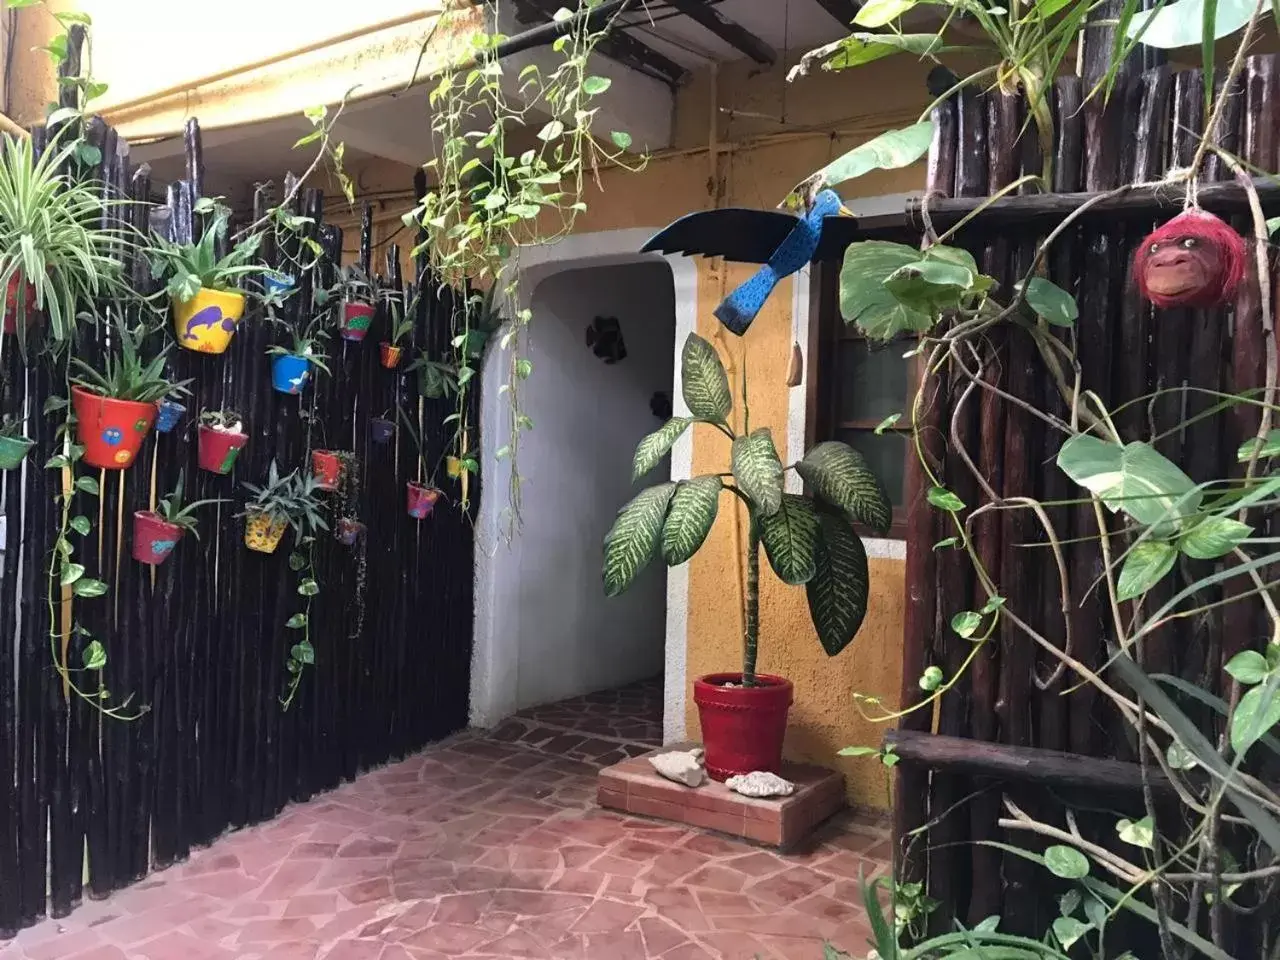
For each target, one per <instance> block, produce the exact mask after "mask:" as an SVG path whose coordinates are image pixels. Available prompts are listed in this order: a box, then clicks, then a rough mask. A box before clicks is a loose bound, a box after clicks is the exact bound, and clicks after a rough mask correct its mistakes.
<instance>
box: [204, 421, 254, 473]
mask: <svg viewBox="0 0 1280 960" xmlns="http://www.w3.org/2000/svg"><path fill="white" fill-rule="evenodd" d="M248 442H249V435H248V434H247V433H236V432H234V431H232V430H218V429H216V428H214V427H206V426H205V425H204V424H201V425H200V439H199V454H200V469H201V470H208V471H209V472H210V473H221V474H228V473H230V472H231V468H232V467H234V466H235V463H236V456H237V454H239V453H240V450H241V448H242V447H243V446H244V445H245V444H246V443H248Z"/></svg>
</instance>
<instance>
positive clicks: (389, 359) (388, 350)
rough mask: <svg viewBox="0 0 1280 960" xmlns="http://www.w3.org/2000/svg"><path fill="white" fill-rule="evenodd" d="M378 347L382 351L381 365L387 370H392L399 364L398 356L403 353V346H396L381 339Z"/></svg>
mask: <svg viewBox="0 0 1280 960" xmlns="http://www.w3.org/2000/svg"><path fill="white" fill-rule="evenodd" d="M379 349H380V350H381V351H382V365H383V366H384V367H386V368H387V369H388V370H394V369H395V368H396V367H398V366H400V356H401V354H403V353H404V348H403V347H397V346H396V345H395V344H394V343H387V341H385V340H383V341H382V343H381V345H380V347H379Z"/></svg>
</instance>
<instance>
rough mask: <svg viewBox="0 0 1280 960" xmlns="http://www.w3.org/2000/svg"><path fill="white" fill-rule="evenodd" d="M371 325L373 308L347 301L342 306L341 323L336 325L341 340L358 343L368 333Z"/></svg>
mask: <svg viewBox="0 0 1280 960" xmlns="http://www.w3.org/2000/svg"><path fill="white" fill-rule="evenodd" d="M372 323H373V307H372V306H370V305H369V304H367V303H355V302H353V301H348V302H347V303H344V304H343V305H342V322H341V323H340V324H339V325H338V333H339V334H341V335H342V339H343V340H353V341H355V342H357V343H358V342H360V341H361V340H363V339H364V335H365V334H366V333H368V332H369V326H370V325H371V324H372Z"/></svg>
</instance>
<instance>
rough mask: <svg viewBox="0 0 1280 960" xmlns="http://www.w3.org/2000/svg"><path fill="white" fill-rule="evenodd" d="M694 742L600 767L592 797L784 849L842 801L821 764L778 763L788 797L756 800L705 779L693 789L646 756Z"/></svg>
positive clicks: (838, 780) (839, 787) (840, 789)
mask: <svg viewBox="0 0 1280 960" xmlns="http://www.w3.org/2000/svg"><path fill="white" fill-rule="evenodd" d="M694 746H697V744H688V743H686V744H676V745H672V746H668V747H662V748H660V749H658V750H653V751H650V752H649V753H646V754H644V755H643V756H640V757H632V758H631V759H629V760H623V761H622V762H620V763H615V764H614V765H613V766H611V767H606V768H605V769H604V770H601V771H600V776H599V778H598V780H597V790H596V798H597V799H598V800H599V802H600V805H601V806H602V807H609V808H612V809H614V810H622V811H625V812H626V813H634V814H640V815H642V816H648V817H657V818H659V819H661V820H670V821H672V822H674V823H683V824H687V825H688V826H693V827H702V828H703V829H706V830H718V831H720V832H721V833H727V834H730V835H731V836H735V837H743V838H744V839H747V840H755V841H757V842H759V843H765V844H769V845H770V846H774V847H780V848H782V849H784V850H789V849H791V848H793V847H794V846H795V845H796V844H798V843H799V842H800V841H801V840H803V839H804V838H805V837H807V836H808V835H809V834H811V833H812V832H813V831H814V829H815V828H816V827H817V826H818V825H819V824H821V823H822V822H823V821H824V820H826V819H827V818H828V817H830V816H831V815H832V814H834V813H836V812H837V811H838V810H840V809H841V808H843V807H844V805H845V794H844V777H842V776H841V775H840V774H838V773H836V772H834V771H832V770H825V769H823V768H822V767H811V766H807V765H803V764H792V763H787V764H783V769H782V776H784V777H786V778H787V779H788V780H790V781H791V782H792V783H794V784H795V785H796V792H795V793H793V794H792V795H791V796H789V797H778V798H776V799H772V800H757V799H755V798H753V797H744V796H741V795H739V794H736V793H734V792H733V791H732V790H730V789H729V788H728V787H726V786H725V785H724V784H723V783H716V782H715V781H711V782H709V783H706V784H703V785H702V786H701V787H698V788H697V789H693V788H690V787H686V786H684V785H683V784H679V783H673V782H672V781H670V780H668V779H666V778H665V777H662V776H660V775H659V774H658V772H657V771H656V770H654V769H653V765H652V764H650V763H649V760H648V758H649V757H651V756H654V755H655V754H658V753H666V752H668V751H671V750H688V749H690V748H692V747H694Z"/></svg>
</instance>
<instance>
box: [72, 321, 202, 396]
mask: <svg viewBox="0 0 1280 960" xmlns="http://www.w3.org/2000/svg"><path fill="white" fill-rule="evenodd" d="M145 337H146V328H145V327H144V326H142V325H139V326H137V327H134V328H133V329H130V328H129V327H128V326H126V325H125V323H124V321H123V320H119V319H118V320H117V322H116V325H115V335H114V336H113V337H112V338H111V339H112V340H113V341H115V342H114V343H112V344H111V348H110V349H109V350H108V352H107V355H106V359H105V360H104V361H103V364H102V369H101V370H96V369H94V368H93V367H92V366H90V365H89V364H88V363H86V362H85V361H84V360H82V359H81V358H79V357H72V358H71V363H72V365H73V368H74V369H75V370H77V371H79V372H78V373H77V374H76V375H75V376H73V377H72V378H71V380H72V382H73V383H75V384H78V385H79V386H81V387H84V388H85V389H86V390H91V391H93V392H94V393H98V394H100V395H102V396H104V397H113V398H115V399H117V400H134V401H137V402H139V403H155V402H156V401H157V400H163V399H164V398H166V397H177V396H183V395H187V394H190V392H191V391H190V390H188V389H187V384H189V383H191V380H189V379H188V380H176V381H175V380H170V379H169V378H168V377H167V376H165V372H164V364H165V360H166V359H167V358H168V356H169V351H170V350H172V349H173V344H172V343H170V344H166V345H165V346H164V348H163V349H161V350H160V352H159V353H157V354H156V355H155V356H154V357H152V358H151V359H150V360H143V359H142V357H141V356H140V350H141V347H142V341H143V340H144V339H145Z"/></svg>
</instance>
